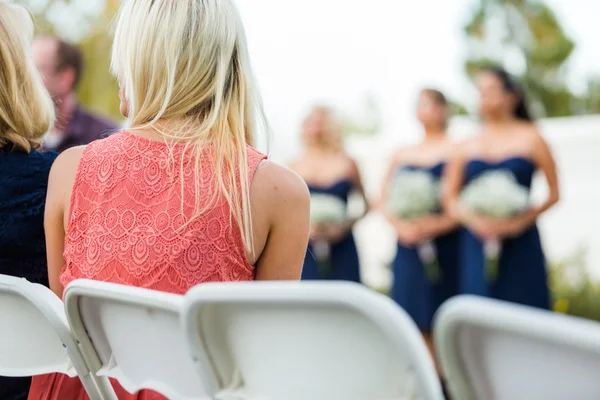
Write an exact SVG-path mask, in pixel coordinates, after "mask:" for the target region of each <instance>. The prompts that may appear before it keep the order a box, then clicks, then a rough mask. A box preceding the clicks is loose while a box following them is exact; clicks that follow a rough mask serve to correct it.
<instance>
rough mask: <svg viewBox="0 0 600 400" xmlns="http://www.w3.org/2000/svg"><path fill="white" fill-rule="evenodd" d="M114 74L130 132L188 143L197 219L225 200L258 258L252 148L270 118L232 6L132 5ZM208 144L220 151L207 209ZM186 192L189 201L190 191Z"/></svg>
mask: <svg viewBox="0 0 600 400" xmlns="http://www.w3.org/2000/svg"><path fill="white" fill-rule="evenodd" d="M112 70H113V73H114V74H115V75H116V76H117V78H118V79H119V82H120V84H121V86H122V88H123V89H124V92H125V98H126V100H127V102H128V115H127V119H128V125H129V126H130V127H132V128H142V127H151V128H153V129H154V130H155V131H156V132H157V133H158V134H159V135H161V136H162V138H163V139H164V140H165V141H166V142H167V143H174V142H176V141H179V142H181V141H183V142H185V143H186V146H185V149H186V150H185V151H184V153H185V152H186V151H190V153H191V154H193V155H194V156H195V159H196V168H195V173H196V177H197V179H195V181H196V187H195V194H196V196H195V199H196V203H195V208H194V211H195V212H194V216H193V217H192V218H191V219H190V220H193V219H194V218H196V217H198V216H199V215H201V214H202V213H204V212H205V211H207V210H208V209H210V208H212V207H214V205H215V204H216V201H217V200H218V198H219V196H223V197H224V198H225V200H226V201H227V203H228V204H229V206H230V209H231V210H232V217H233V219H234V220H235V222H236V223H237V224H238V226H239V227H240V230H241V233H242V238H243V240H244V244H245V246H246V249H247V250H248V251H250V252H253V251H254V248H253V240H252V239H253V234H252V219H251V213H250V182H248V164H247V159H248V157H247V151H246V145H252V144H253V141H254V137H255V131H256V129H257V127H256V124H257V123H258V122H259V121H258V119H259V117H260V118H261V120H262V121H263V122H265V124H266V119H265V118H264V113H263V111H262V105H261V102H260V99H259V97H258V96H256V95H255V93H254V85H253V76H252V71H251V68H250V62H249V55H248V49H247V44H246V37H245V33H244V28H243V25H242V23H241V19H240V17H239V14H238V11H237V9H236V8H235V7H234V5H233V3H232V1H231V0H163V1H148V0H129V1H127V2H126V3H125V4H124V5H123V6H122V7H121V9H120V11H119V15H118V19H117V28H116V33H115V40H114V46H113V53H112ZM164 121H169V122H175V125H177V128H173V124H170V125H169V124H164V123H162V122H164ZM208 144H210V145H211V148H214V168H215V173H214V177H215V186H216V187H215V189H216V190H215V191H214V196H213V198H212V199H211V200H210V201H209V202H208V203H207V204H204V205H203V204H202V202H201V200H200V189H201V187H200V186H201V180H200V178H199V173H200V169H201V165H200V159H201V155H202V152H203V151H204V149H205V148H206V146H207V145H208ZM181 168H183V158H182V165H181ZM182 175H183V174H182ZM182 182H183V180H182ZM181 190H182V195H183V193H184V188H183V185H182V188H181ZM182 197H183V196H182ZM182 206H183V200H182Z"/></svg>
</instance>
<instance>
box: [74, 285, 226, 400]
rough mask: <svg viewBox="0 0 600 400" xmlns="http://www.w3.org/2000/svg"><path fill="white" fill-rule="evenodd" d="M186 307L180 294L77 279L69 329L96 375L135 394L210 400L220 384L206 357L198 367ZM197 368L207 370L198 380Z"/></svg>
mask: <svg viewBox="0 0 600 400" xmlns="http://www.w3.org/2000/svg"><path fill="white" fill-rule="evenodd" d="M182 304H183V298H182V296H179V295H174V294H169V293H163V292H157V291H153V290H147V289H140V288H135V287H131V286H123V285H116V284H111V283H106V282H97V281H89V280H76V281H73V282H72V283H71V284H69V285H68V286H67V288H66V290H65V307H66V311H67V318H68V320H69V324H70V326H71V330H72V332H73V335H74V336H75V338H76V339H77V340H78V341H79V342H80V348H81V351H82V354H83V356H84V358H85V359H86V361H87V363H88V365H89V366H90V368H91V370H92V372H93V373H95V374H97V375H98V376H106V377H110V378H114V379H116V380H117V381H119V383H120V384H121V385H122V386H123V388H124V389H125V390H127V391H129V392H131V393H135V392H137V391H139V390H140V389H151V390H154V391H157V392H159V393H161V394H163V395H164V396H166V397H168V398H170V399H195V400H208V399H211V398H212V395H213V394H214V393H215V392H216V390H217V384H216V381H215V378H214V373H213V371H212V369H211V367H210V364H209V363H208V362H207V361H206V360H205V359H204V358H203V357H202V355H199V357H200V358H201V360H200V361H199V363H198V364H196V366H194V362H193V360H192V356H191V354H190V352H189V351H188V348H187V345H186V341H185V338H184V334H183V330H182V325H181V321H180V311H181V306H182ZM199 367H204V368H205V369H204V370H203V371H202V373H201V374H200V375H199V374H198V372H197V370H198V368H199ZM103 389H105V388H103Z"/></svg>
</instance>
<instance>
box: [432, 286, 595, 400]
mask: <svg viewBox="0 0 600 400" xmlns="http://www.w3.org/2000/svg"><path fill="white" fill-rule="evenodd" d="M434 333H435V344H436V350H437V354H438V358H439V360H440V362H441V366H442V369H443V371H444V376H445V378H446V379H447V382H448V388H449V390H450V392H451V394H452V395H453V397H454V398H457V399H465V400H468V399H473V400H477V399H491V400H514V399H549V400H554V399H557V400H558V399H594V398H598V396H600V379H598V371H599V370H600V324H598V323H596V322H592V321H586V320H581V319H578V318H573V317H568V316H564V315H558V314H554V313H551V312H549V311H543V310H537V309H533V308H530V307H525V306H520V305H516V304H510V303H505V302H501V301H496V300H490V299H485V298H480V297H474V296H459V297H456V298H454V299H451V300H449V301H447V302H446V303H445V304H443V305H442V307H441V308H440V310H439V311H438V313H437V315H436V318H435V325H434Z"/></svg>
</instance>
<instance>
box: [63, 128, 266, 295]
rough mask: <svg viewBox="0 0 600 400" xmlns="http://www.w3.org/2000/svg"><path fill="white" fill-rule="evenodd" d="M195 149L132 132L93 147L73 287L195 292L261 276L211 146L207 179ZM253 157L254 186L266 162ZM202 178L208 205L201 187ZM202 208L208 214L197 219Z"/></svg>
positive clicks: (79, 180)
mask: <svg viewBox="0 0 600 400" xmlns="http://www.w3.org/2000/svg"><path fill="white" fill-rule="evenodd" d="M185 147H186V146H185V144H175V145H173V146H168V145H167V144H165V143H163V142H159V141H154V140H151V139H148V138H144V137H141V136H137V135H135V134H131V133H128V132H126V131H124V132H119V133H117V134H114V135H113V136H111V137H109V138H107V139H104V140H100V141H96V142H94V143H92V144H91V145H89V146H88V147H87V148H86V149H85V150H84V152H83V154H82V157H81V161H80V164H79V168H78V171H77V175H76V177H75V184H74V187H73V195H72V197H71V205H70V212H69V221H68V225H67V231H66V236H65V252H64V257H65V262H66V264H65V268H64V269H63V272H62V274H61V283H62V285H63V286H66V285H67V284H68V283H69V282H70V281H72V280H74V279H78V278H87V279H94V280H100V281H108V282H115V283H123V284H129V285H133V286H139V287H145V288H150V289H155V290H160V291H165V292H171V293H185V292H186V291H187V290H188V289H189V288H190V287H192V286H194V285H196V284H198V283H201V282H211V281H212V282H214V281H240V280H252V279H253V278H254V267H253V266H252V265H250V264H249V263H248V261H247V252H246V249H245V246H244V243H243V240H242V236H241V232H240V229H239V227H237V226H235V225H236V224H235V222H234V221H233V219H232V212H231V209H230V207H229V205H228V203H227V202H226V200H225V199H224V198H223V197H222V196H216V197H214V195H215V185H214V183H215V182H214V181H215V174H214V166H213V165H212V164H213V159H214V158H213V157H212V156H211V152H212V150H211V147H210V146H209V147H207V148H206V149H205V150H204V151H203V153H202V156H201V158H200V169H199V171H200V175H199V176H197V177H196V176H195V174H194V173H193V171H194V167H195V162H196V160H195V157H194V156H193V155H192V154H191V153H190V152H189V151H185ZM247 152H248V171H249V173H248V175H249V176H248V180H249V182H251V181H252V179H253V176H254V172H255V171H256V169H257V168H258V166H259V164H260V163H261V162H262V161H263V160H264V159H265V158H266V157H265V156H264V155H263V154H261V153H259V152H257V151H256V150H254V149H252V148H250V147H248V150H247ZM182 174H183V175H182ZM196 179H197V180H198V181H199V182H200V191H199V193H200V198H199V199H197V198H196V195H195V192H194V191H193V190H192V188H194V187H195V180H196ZM182 184H183V188H184V190H183V191H182ZM182 194H183V196H182ZM213 201H214V202H215V203H216V204H211V202H213ZM197 204H199V205H200V208H206V211H205V212H204V213H202V214H201V215H199V216H198V217H196V218H193V219H192V218H191V217H192V216H193V213H194V210H195V208H196V205H197Z"/></svg>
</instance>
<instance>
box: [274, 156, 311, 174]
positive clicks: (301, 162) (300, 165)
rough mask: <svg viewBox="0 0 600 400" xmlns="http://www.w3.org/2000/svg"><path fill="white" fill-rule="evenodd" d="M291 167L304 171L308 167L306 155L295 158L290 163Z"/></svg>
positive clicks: (299, 171)
mask: <svg viewBox="0 0 600 400" xmlns="http://www.w3.org/2000/svg"><path fill="white" fill-rule="evenodd" d="M270 164H271V163H270ZM289 167H290V169H291V170H292V171H296V172H298V173H302V172H303V171H304V170H305V169H306V160H305V158H304V157H299V158H296V159H295V160H293V161H292V162H290V163H289Z"/></svg>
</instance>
